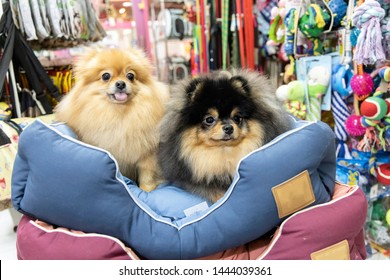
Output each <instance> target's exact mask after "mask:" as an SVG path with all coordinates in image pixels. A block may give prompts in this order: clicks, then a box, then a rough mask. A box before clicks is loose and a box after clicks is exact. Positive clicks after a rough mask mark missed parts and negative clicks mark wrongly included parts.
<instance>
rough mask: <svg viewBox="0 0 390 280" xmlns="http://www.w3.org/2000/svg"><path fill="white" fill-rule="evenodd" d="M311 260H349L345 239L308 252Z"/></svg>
mask: <svg viewBox="0 0 390 280" xmlns="http://www.w3.org/2000/svg"><path fill="white" fill-rule="evenodd" d="M310 257H311V259H312V260H349V259H350V255H349V245H348V241H347V240H343V241H341V242H339V243H337V244H334V245H332V246H329V247H326V248H324V249H322V250H319V251H316V252H314V253H311V254H310Z"/></svg>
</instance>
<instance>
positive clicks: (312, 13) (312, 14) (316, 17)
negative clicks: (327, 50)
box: [298, 4, 333, 55]
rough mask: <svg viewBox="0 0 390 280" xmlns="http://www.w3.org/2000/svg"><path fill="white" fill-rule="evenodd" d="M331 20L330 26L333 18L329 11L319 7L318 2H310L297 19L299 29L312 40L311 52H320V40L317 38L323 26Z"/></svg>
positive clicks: (317, 53) (318, 53) (315, 53)
mask: <svg viewBox="0 0 390 280" xmlns="http://www.w3.org/2000/svg"><path fill="white" fill-rule="evenodd" d="M331 20H332V23H331V27H330V28H329V29H328V31H329V30H330V29H331V28H332V25H333V18H332V17H331V15H330V13H329V12H328V11H327V10H326V9H323V8H321V6H320V5H318V4H310V5H309V7H308V8H307V10H306V12H305V13H304V15H303V16H302V17H301V18H300V20H299V23H298V25H299V29H300V30H301V32H302V33H303V34H304V35H305V36H306V37H307V38H308V39H310V40H312V41H313V44H314V46H313V54H314V55H320V54H322V49H323V46H322V42H321V41H320V39H319V38H318V37H319V36H320V34H321V33H322V32H324V29H325V26H326V25H327V24H328V23H329V22H330V21H331Z"/></svg>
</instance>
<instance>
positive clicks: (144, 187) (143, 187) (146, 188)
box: [139, 184, 158, 192]
mask: <svg viewBox="0 0 390 280" xmlns="http://www.w3.org/2000/svg"><path fill="white" fill-rule="evenodd" d="M157 186H158V185H157V184H156V185H149V184H148V185H144V184H140V186H139V187H140V188H141V190H144V191H145V192H151V191H153V190H154V189H156V188H157Z"/></svg>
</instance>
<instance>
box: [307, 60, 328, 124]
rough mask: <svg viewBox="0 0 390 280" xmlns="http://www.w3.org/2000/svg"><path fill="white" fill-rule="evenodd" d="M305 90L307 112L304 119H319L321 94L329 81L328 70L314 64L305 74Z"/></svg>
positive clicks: (324, 91)
mask: <svg viewBox="0 0 390 280" xmlns="http://www.w3.org/2000/svg"><path fill="white" fill-rule="evenodd" d="M307 76H308V82H307V92H308V96H309V104H310V105H309V112H308V114H307V117H306V119H307V120H310V121H315V120H321V102H322V96H323V95H324V94H325V93H326V90H327V88H328V86H329V82H330V71H328V69H326V68H325V67H323V66H315V67H313V68H312V69H310V71H309V72H308V74H307Z"/></svg>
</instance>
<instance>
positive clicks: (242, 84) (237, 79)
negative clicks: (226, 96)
mask: <svg viewBox="0 0 390 280" xmlns="http://www.w3.org/2000/svg"><path fill="white" fill-rule="evenodd" d="M229 81H230V83H231V84H232V85H233V86H234V87H235V88H236V89H238V90H241V91H243V92H244V93H246V94H249V93H250V88H249V83H248V80H247V79H245V78H244V77H243V76H238V75H237V76H233V77H231V78H230V80H229Z"/></svg>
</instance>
